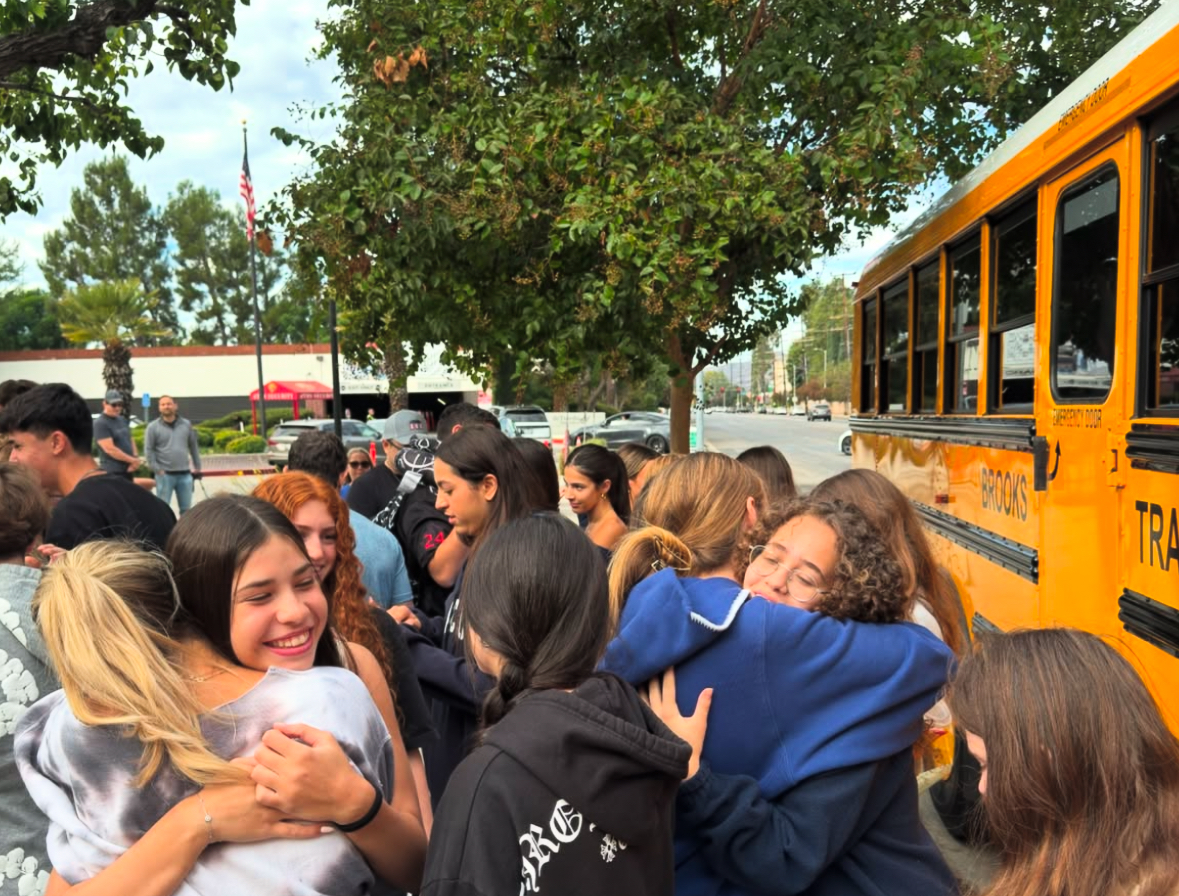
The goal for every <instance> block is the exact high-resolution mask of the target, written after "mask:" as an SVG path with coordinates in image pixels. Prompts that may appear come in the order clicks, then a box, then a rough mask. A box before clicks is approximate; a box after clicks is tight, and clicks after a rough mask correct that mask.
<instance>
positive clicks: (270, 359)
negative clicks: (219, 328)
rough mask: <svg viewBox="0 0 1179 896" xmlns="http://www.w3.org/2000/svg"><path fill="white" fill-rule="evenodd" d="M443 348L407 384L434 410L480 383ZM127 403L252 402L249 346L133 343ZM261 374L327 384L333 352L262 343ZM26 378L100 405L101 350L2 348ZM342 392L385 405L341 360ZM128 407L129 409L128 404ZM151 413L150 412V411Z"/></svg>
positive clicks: (384, 395) (347, 399) (375, 388)
mask: <svg viewBox="0 0 1179 896" xmlns="http://www.w3.org/2000/svg"><path fill="white" fill-rule="evenodd" d="M441 354H442V349H441V348H436V349H435V350H434V351H432V352H429V353H428V354H427V356H426V358H425V359H424V360H423V362H422V365H421V367H420V369H419V370H418V372H417V373H416V374H415V375H414V376H411V377H409V381H408V383H407V386H408V391H409V404H410V407H412V408H415V409H416V410H420V411H423V412H427V413H436V412H437V411H438V410H440V409H441V408H442V407H443V406H444V405H447V404H451V403H453V402H456V401H469V402H472V403H474V402H476V401H477V400H478V399H479V396H480V386H479V385H478V384H477V383H475V382H473V381H472V380H471V379H470V378H469V377H467V376H464V375H462V374H459V373H456V372H454V371H453V370H451V369H449V368H447V367H445V366H444V365H443V364H442V362H441V360H440V356H441ZM131 368H132V370H133V371H134V381H135V395H134V398H133V403H134V404H135V406H136V407H139V406H140V404H141V402H140V399H141V397H142V396H143V395H144V394H146V395H148V396H150V399H151V406H152V407H153V408H154V407H155V400H156V399H157V398H158V397H159V396H160V395H171V396H172V397H173V398H175V399H176V401H177V403H178V404H179V405H180V407H181V413H182V414H183V415H184V416H185V417H188V418H189V419H190V420H194V421H200V420H204V419H208V418H212V417H221V416H224V415H225V414H228V413H230V412H232V411H240V410H246V409H249V407H250V393H251V392H253V391H256V390H257V388H258V367H257V361H256V356H255V354H254V347H253V346H249V345H234V346H183V347H176V346H173V347H165V348H137V349H134V350H133V355H132V358H131ZM262 377H263V380H264V381H265V382H266V383H271V382H291V381H315V382H319V383H322V384H323V385H324V386H326V387H327V391H329V392H330V391H331V382H332V359H331V348H330V346H328V345H267V346H264V347H263V349H262ZM8 379H28V380H32V381H33V382H36V383H66V384H68V385H69V386H71V387H72V388H73V389H74V390H75V391H76V392H78V393H79V394H80V395H81V396H82V397H83V398H85V399H86V400H87V402H89V403H90V404H91V406H92V407H93V408H94V409H95V410H99V409H100V406H101V401H102V396H103V393H104V392H105V391H106V386H105V384H104V382H103V379H102V351H101V350H99V349H77V348H68V349H52V350H44V351H26V352H0V380H8ZM340 391H341V395H342V403H343V405H344V408H346V409H348V410H350V411H351V412H352V416H353V417H356V418H359V419H363V418H364V417H365V415H366V414H367V411H368V409H369V408H372V409H373V410H374V412H375V414H376V416H378V417H385V416H387V415H388V411H389V398H388V381H387V380H386V378H385V377H383V376H377V375H374V373H373V372H372V371H367V370H362V369H359V368H357V367H356V366H355V365H352V364H348V363H345V362H344V360H343V359H342V358H341V360H340ZM305 404H306V405H307V406H308V407H309V409H310V410H311V411H312V413H314V414H317V415H318V414H324V415H329V414H330V413H331V411H332V408H331V401H330V400H328V401H309V402H305ZM133 412H134V409H133ZM153 416H154V414H153Z"/></svg>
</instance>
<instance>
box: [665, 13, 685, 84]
mask: <svg viewBox="0 0 1179 896" xmlns="http://www.w3.org/2000/svg"><path fill="white" fill-rule="evenodd" d="M663 20H664V21H665V22H666V23H667V36H668V38H669V39H670V40H671V58H672V59H674V60H675V64H676V68H678V69H679V70H680V71H683V70H684V58H683V57H682V56H681V55H680V39H679V37H678V36H677V35H676V33H675V10H674V9H669V10H668V11H667V14H666V15H665V16H664V17H663Z"/></svg>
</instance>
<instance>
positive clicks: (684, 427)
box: [667, 333, 697, 454]
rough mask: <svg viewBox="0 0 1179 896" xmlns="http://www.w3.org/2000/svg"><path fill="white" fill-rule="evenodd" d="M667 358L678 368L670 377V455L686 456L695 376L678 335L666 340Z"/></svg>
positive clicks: (689, 444) (690, 445) (689, 440)
mask: <svg viewBox="0 0 1179 896" xmlns="http://www.w3.org/2000/svg"><path fill="white" fill-rule="evenodd" d="M667 356H668V357H669V358H670V359H671V361H672V363H673V364H675V366H676V368H678V369H677V370H676V371H675V372H673V373H672V376H671V453H672V454H687V453H688V452H690V451H691V450H692V396H693V393H694V390H695V385H696V376H697V374H696V373H694V372H693V371H692V365H691V364H690V363H689V361H688V357H687V356H686V355H685V353H684V346H683V343H682V342H680V337H679V334H678V333H672V334H671V338H670V339H669V340H668V343H667Z"/></svg>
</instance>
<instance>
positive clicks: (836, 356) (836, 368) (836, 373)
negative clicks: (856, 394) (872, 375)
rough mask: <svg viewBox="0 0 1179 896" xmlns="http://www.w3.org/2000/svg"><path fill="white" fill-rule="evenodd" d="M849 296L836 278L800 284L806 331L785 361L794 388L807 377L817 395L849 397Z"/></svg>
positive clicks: (834, 397)
mask: <svg viewBox="0 0 1179 896" xmlns="http://www.w3.org/2000/svg"><path fill="white" fill-rule="evenodd" d="M853 296H854V293H853V291H852V290H851V289H849V288H847V287H846V286H845V285H844V283H843V280H842V279H841V278H838V277H836V278H834V279H831V280H828V281H827V282H825V283H821V282H819V281H811V282H809V283H806V284H804V285H803V287H802V290H801V295H800V298H801V301H802V304H803V312H802V322H803V325H804V327H805V329H806V332H805V335H804V336H803V337H802V338H801V339H798V340H796V341H795V342H794V343H793V344H792V345H791V346H790V349H789V351H788V352H787V354H786V364H787V367H788V369H790V370H792V371H793V376H794V382H795V386H796V387H800V386H801V385H802V384H803V383H804V382H806V381H808V380H810V381H813V382H814V383H816V384H817V388H818V390H819V393H818V394H817V395H816V397H817V398H824V399H826V400H828V401H849V400H850V399H851V351H852V299H853ZM812 391H813V390H812ZM801 395H802V392H801V389H800V391H799V396H800V397H801Z"/></svg>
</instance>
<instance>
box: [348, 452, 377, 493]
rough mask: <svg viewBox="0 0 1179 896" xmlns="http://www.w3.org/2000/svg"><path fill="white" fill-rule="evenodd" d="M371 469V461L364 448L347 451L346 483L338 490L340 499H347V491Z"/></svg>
mask: <svg viewBox="0 0 1179 896" xmlns="http://www.w3.org/2000/svg"><path fill="white" fill-rule="evenodd" d="M372 468H373V459H372V458H371V457H370V456H369V453H368V451H367V450H366V449H364V448H350V449H349V450H348V481H347V482H345V483H344V485H343V486H342V487H341V488H340V497H342V498H347V497H348V489H350V488H351V487H352V483H353V482H355V481H356V480H357V479H359V478H360V477H361V476H363V475H364V474H365V473H367V472H368V471H369V470H371V469H372Z"/></svg>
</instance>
